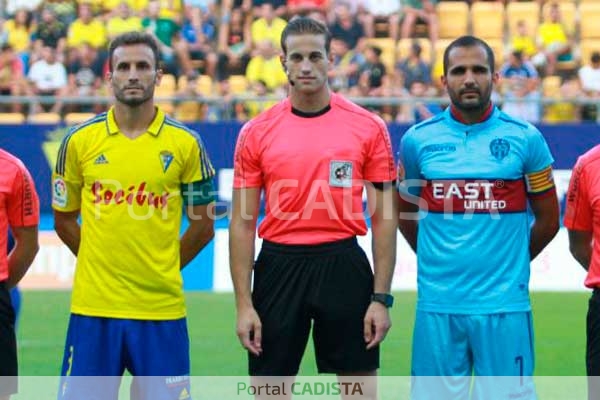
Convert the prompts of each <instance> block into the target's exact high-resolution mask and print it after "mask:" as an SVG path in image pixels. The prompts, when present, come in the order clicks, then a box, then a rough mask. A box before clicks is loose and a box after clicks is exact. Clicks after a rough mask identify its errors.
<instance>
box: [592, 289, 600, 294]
mask: <svg viewBox="0 0 600 400" xmlns="http://www.w3.org/2000/svg"><path fill="white" fill-rule="evenodd" d="M592 296H600V288H598V287H595V288H594V289H593V290H592Z"/></svg>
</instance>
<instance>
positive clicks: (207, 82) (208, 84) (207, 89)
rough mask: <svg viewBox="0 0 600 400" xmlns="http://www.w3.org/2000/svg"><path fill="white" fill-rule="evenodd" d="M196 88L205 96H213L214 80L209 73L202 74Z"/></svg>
mask: <svg viewBox="0 0 600 400" xmlns="http://www.w3.org/2000/svg"><path fill="white" fill-rule="evenodd" d="M196 90H197V91H198V93H200V94H202V95H204V96H212V94H213V80H212V78H211V77H210V76H209V75H200V76H199V77H198V83H197V84H196Z"/></svg>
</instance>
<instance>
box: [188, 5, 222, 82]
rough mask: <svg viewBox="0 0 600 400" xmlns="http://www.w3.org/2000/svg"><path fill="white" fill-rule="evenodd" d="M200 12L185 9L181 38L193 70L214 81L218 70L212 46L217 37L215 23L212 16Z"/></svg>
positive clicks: (215, 54) (189, 8)
mask: <svg viewBox="0 0 600 400" xmlns="http://www.w3.org/2000/svg"><path fill="white" fill-rule="evenodd" d="M199 11H200V10H199V9H194V8H191V7H186V8H185V11H184V13H185V19H184V22H183V26H182V27H181V36H182V38H183V39H184V40H185V43H186V45H187V48H188V52H189V56H190V59H191V63H192V66H193V68H194V69H195V70H201V71H202V73H203V74H206V75H209V76H210V77H211V78H212V79H214V78H215V73H216V72H215V71H216V69H217V53H216V52H215V51H214V49H213V46H212V42H213V41H214V39H215V35H216V28H215V22H214V21H213V19H212V17H211V14H209V13H208V12H207V13H204V12H199Z"/></svg>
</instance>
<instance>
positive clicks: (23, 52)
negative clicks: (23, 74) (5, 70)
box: [3, 8, 35, 71]
mask: <svg viewBox="0 0 600 400" xmlns="http://www.w3.org/2000/svg"><path fill="white" fill-rule="evenodd" d="M34 22H35V21H34V19H33V14H32V13H31V12H30V11H28V10H27V9H24V8H21V9H18V10H17V11H16V13H15V16H14V18H13V19H8V20H7V21H5V22H4V26H3V29H4V30H5V31H6V32H7V34H8V44H10V45H11V46H12V48H13V50H14V51H15V52H16V53H17V54H18V55H19V57H21V59H22V60H23V65H24V66H25V71H27V68H28V66H29V55H30V52H31V49H32V47H33V46H32V43H31V35H32V34H33V33H34V32H35V26H34Z"/></svg>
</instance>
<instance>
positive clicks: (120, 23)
mask: <svg viewBox="0 0 600 400" xmlns="http://www.w3.org/2000/svg"><path fill="white" fill-rule="evenodd" d="M142 30H143V28H142V20H141V18H140V17H138V16H137V15H134V14H133V13H132V11H131V7H129V4H128V3H127V1H125V0H122V1H121V2H120V3H119V5H117V8H116V13H115V15H114V16H112V17H110V18H108V21H107V22H106V35H107V36H108V40H109V41H112V40H113V39H114V38H116V37H117V36H119V35H120V34H122V33H125V32H141V31H142Z"/></svg>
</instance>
